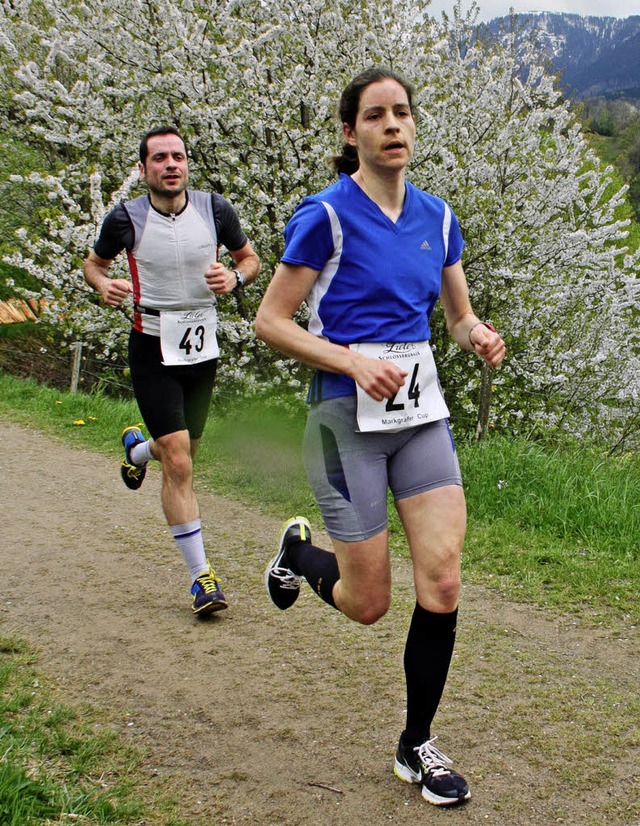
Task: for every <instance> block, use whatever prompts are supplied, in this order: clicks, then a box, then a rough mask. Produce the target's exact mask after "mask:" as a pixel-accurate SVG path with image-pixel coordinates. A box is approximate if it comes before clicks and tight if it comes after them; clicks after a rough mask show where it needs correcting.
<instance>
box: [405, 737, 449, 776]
mask: <svg viewBox="0 0 640 826" xmlns="http://www.w3.org/2000/svg"><path fill="white" fill-rule="evenodd" d="M437 739H438V738H437V736H436V737H432V738H431V740H427V741H426V743H423V744H422V745H421V746H417V747H416V748H415V749H414V751H415V752H416V753H417V755H418V758H419V759H420V762H421V763H422V764H423V765H424V767H425V768H426V769H427V771H428V772H430V773H431V775H432V776H433V777H441V776H442V775H443V774H450V773H451V772H450V771H449V769H448V768H447V766H453V760H451V759H449V758H448V757H447V755H446V754H443V753H442V752H441V751H440V750H439V749H437V748H436V747H435V746H434V745H433V743H434V741H435V740H437Z"/></svg>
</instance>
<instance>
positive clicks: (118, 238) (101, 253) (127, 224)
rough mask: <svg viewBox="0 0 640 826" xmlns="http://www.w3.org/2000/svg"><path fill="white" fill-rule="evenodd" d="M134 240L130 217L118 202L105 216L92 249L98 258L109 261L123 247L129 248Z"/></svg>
mask: <svg viewBox="0 0 640 826" xmlns="http://www.w3.org/2000/svg"><path fill="white" fill-rule="evenodd" d="M134 240H135V238H134V229H133V224H132V223H131V218H129V214H128V213H127V210H126V209H125V208H124V206H123V205H122V204H118V206H117V207H114V209H112V210H111V212H109V213H108V214H107V216H106V217H105V219H104V221H103V223H102V227H101V228H100V234H99V235H98V239H97V240H96V242H95V244H94V245H93V251H94V252H95V254H96V255H97V256H98V257H99V258H104V259H105V260H107V261H111V260H112V259H114V258H115V257H116V255H117V254H118V253H119V252H121V251H122V250H123V249H126V250H130V249H131V248H132V247H133V242H134Z"/></svg>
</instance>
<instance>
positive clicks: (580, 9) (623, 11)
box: [429, 0, 640, 21]
mask: <svg viewBox="0 0 640 826" xmlns="http://www.w3.org/2000/svg"><path fill="white" fill-rule="evenodd" d="M477 3H478V6H479V7H480V20H483V21H487V20H491V19H492V18H493V17H502V16H504V15H506V14H509V9H510V8H513V10H514V11H516V12H518V13H526V12H532V11H551V12H565V13H567V14H582V15H585V16H586V15H592V16H594V17H630V16H631V15H633V14H638V15H640V0H605V2H603V0H477ZM454 5H455V4H454V0H432V2H431V5H430V6H429V12H430V13H431V15H432V16H434V17H437V16H439V14H440V12H442V11H446V12H450V11H451V9H452V8H453V6H454ZM470 5H471V0H462V7H463V8H469V6H470Z"/></svg>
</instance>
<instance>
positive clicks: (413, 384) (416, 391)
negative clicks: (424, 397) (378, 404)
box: [385, 364, 420, 413]
mask: <svg viewBox="0 0 640 826" xmlns="http://www.w3.org/2000/svg"><path fill="white" fill-rule="evenodd" d="M418 366H419V365H417V364H414V365H413V373H412V374H411V381H410V382H409V390H408V392H407V398H409V399H413V406H414V407H419V406H420V401H419V399H420V385H419V384H418ZM397 395H398V394H397V393H396V395H395V396H392V397H391V398H390V399H389V400H388V401H387V405H386V408H385V409H386V411H387V413H393V412H394V410H404V404H396V403H395V400H396V396H397Z"/></svg>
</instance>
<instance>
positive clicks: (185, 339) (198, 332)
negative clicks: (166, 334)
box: [179, 325, 204, 356]
mask: <svg viewBox="0 0 640 826" xmlns="http://www.w3.org/2000/svg"><path fill="white" fill-rule="evenodd" d="M193 337H194V339H195V342H193V343H192V339H191V327H187V329H186V330H185V331H184V335H183V336H182V340H181V342H180V345H179V346H180V349H181V350H184V352H185V353H186V355H187V356H188V355H189V353H190V352H191V348H192V347H193V349H194V350H195V351H196V353H200V352H201V351H202V348H203V347H204V327H203V326H202V325H200V326H199V327H196V329H195V330H194V331H193Z"/></svg>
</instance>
